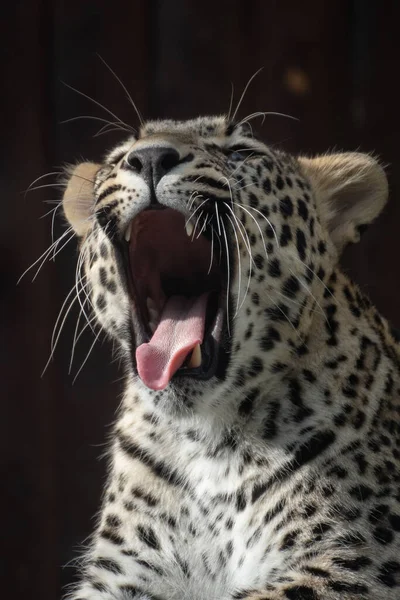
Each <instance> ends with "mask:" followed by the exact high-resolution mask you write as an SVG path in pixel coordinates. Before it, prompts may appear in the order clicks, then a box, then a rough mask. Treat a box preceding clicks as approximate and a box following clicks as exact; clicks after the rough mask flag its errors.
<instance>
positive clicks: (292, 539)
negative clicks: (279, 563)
mask: <svg viewBox="0 0 400 600" xmlns="http://www.w3.org/2000/svg"><path fill="white" fill-rule="evenodd" d="M299 533H300V532H299V531H298V530H297V531H289V533H287V534H286V535H285V537H284V538H283V540H282V544H281V547H280V550H287V549H288V548H292V547H293V546H294V545H295V543H296V538H297V536H298V535H299Z"/></svg>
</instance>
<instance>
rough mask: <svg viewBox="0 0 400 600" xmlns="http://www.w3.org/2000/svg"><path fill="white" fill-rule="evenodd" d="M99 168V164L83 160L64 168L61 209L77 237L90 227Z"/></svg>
mask: <svg viewBox="0 0 400 600" xmlns="http://www.w3.org/2000/svg"><path fill="white" fill-rule="evenodd" d="M100 168H101V165H98V164H95V163H89V162H85V163H81V164H79V165H77V166H71V167H67V169H66V187H65V192H64V196H63V201H62V202H63V209H64V214H65V216H66V218H67V220H68V221H69V223H70V225H72V227H73V229H74V231H75V233H76V235H78V236H79V237H82V236H84V235H85V234H86V233H87V231H88V229H89V228H90V217H91V216H92V214H93V209H94V202H95V198H94V181H95V177H96V173H97V172H98V170H99V169H100Z"/></svg>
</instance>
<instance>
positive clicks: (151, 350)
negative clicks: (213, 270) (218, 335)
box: [136, 294, 208, 390]
mask: <svg viewBox="0 0 400 600" xmlns="http://www.w3.org/2000/svg"><path fill="white" fill-rule="evenodd" d="M207 298H208V294H203V295H202V296H199V297H198V298H185V297H184V296H171V298H169V299H168V300H167V302H166V304H165V306H164V309H163V312H162V315H161V320H160V323H159V325H158V327H157V329H156V330H155V332H154V334H153V337H152V338H151V340H150V342H149V343H148V344H141V346H139V347H138V348H137V350H136V363H137V368H138V372H139V376H140V378H141V379H142V381H143V383H144V384H145V385H147V387H149V388H150V389H152V390H163V389H164V388H165V387H166V386H167V385H168V383H169V381H170V379H171V377H172V376H173V374H174V373H175V372H176V371H177V370H178V369H179V367H180V366H182V364H183V363H184V361H185V359H186V357H187V356H188V354H189V353H190V352H191V351H192V350H193V348H194V347H195V346H196V345H197V344H201V343H202V342H203V337H204V327H205V320H206V308H207Z"/></svg>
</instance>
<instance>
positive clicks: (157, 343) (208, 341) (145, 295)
mask: <svg viewBox="0 0 400 600" xmlns="http://www.w3.org/2000/svg"><path fill="white" fill-rule="evenodd" d="M214 237H215V236H214ZM209 238H210V231H209V229H208V228H204V231H202V232H201V227H199V229H198V230H197V232H196V230H195V229H194V228H193V225H192V224H191V222H189V223H186V222H185V218H184V216H183V215H182V214H181V213H180V212H178V211H176V210H173V209H171V208H164V207H160V209H158V210H157V209H156V210H151V209H147V210H145V211H143V212H141V213H140V214H139V215H138V216H137V217H135V219H134V220H133V221H132V223H131V224H130V225H129V227H128V229H127V230H126V233H125V240H126V246H125V248H126V252H125V255H126V256H127V261H126V267H127V271H128V289H129V294H130V298H131V303H132V322H133V329H134V338H135V346H136V348H135V350H134V357H133V359H134V364H135V365H136V369H137V372H138V375H139V377H140V378H141V379H142V381H143V382H144V384H145V385H146V386H147V387H149V388H150V389H153V390H162V389H164V388H165V387H166V386H167V385H168V384H169V382H170V381H171V379H172V378H174V379H176V378H177V377H180V376H184V377H197V378H201V379H209V378H210V377H212V376H213V375H214V374H215V373H216V371H217V368H218V362H219V354H220V349H221V348H220V346H221V338H222V332H223V329H224V327H225V316H226V311H225V309H224V307H225V306H226V294H227V290H226V281H225V276H224V274H223V271H224V264H223V263H224V257H223V253H221V252H220V249H219V246H218V244H214V243H213V241H211V240H210V239H209Z"/></svg>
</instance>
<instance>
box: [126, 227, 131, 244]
mask: <svg viewBox="0 0 400 600" xmlns="http://www.w3.org/2000/svg"><path fill="white" fill-rule="evenodd" d="M125 239H126V241H127V242H129V240H130V239H131V224H130V223H129V225H128V227H127V228H126V230H125Z"/></svg>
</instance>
